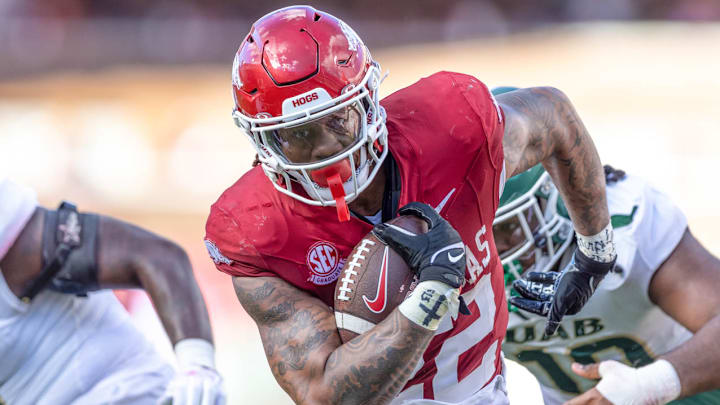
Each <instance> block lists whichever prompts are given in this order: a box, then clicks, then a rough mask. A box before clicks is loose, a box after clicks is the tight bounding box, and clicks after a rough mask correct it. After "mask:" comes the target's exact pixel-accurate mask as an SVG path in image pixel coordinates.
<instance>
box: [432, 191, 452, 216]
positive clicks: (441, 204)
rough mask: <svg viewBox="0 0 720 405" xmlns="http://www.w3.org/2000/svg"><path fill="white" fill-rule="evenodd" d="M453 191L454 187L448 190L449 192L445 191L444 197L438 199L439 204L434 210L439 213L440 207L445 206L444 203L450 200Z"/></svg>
mask: <svg viewBox="0 0 720 405" xmlns="http://www.w3.org/2000/svg"><path fill="white" fill-rule="evenodd" d="M454 192H455V189H452V190H450V192H449V193H447V195H446V196H445V198H443V199H442V201H440V204H438V205H437V207H435V212H437V213H438V214H439V213H440V211H442V209H443V208H445V204H447V202H448V200H450V197H451V196H452V195H453V193H454Z"/></svg>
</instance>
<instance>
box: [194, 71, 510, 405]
mask: <svg viewBox="0 0 720 405" xmlns="http://www.w3.org/2000/svg"><path fill="white" fill-rule="evenodd" d="M381 104H382V105H383V107H385V110H386V111H387V117H388V118H387V128H388V146H389V148H390V153H391V154H392V156H393V158H394V159H395V161H396V163H397V166H398V169H399V172H400V179H401V191H400V201H399V206H403V205H405V204H407V203H409V202H412V201H420V202H424V203H426V204H429V205H431V206H433V207H436V209H437V210H438V211H439V212H440V214H441V215H442V216H443V217H444V218H445V219H447V220H448V221H449V222H450V224H452V226H453V227H454V228H455V229H456V230H457V231H458V232H459V233H460V236H461V237H462V239H463V241H464V243H465V250H466V256H467V270H466V284H465V286H464V287H463V290H462V293H463V296H464V297H465V300H466V302H467V304H468V306H469V308H470V310H471V315H460V317H459V318H458V319H457V320H455V321H453V320H452V319H451V318H450V317H449V316H448V317H445V318H444V319H443V321H442V322H441V324H440V326H439V328H438V330H437V332H436V334H435V337H434V338H433V340H432V341H431V343H430V345H429V346H428V349H427V350H426V352H425V353H424V355H423V358H422V359H421V361H420V362H419V364H418V366H417V368H416V370H415V373H414V375H413V377H412V378H411V379H410V381H409V382H408V383H407V385H406V386H405V388H404V389H403V391H402V392H401V393H400V395H399V396H398V398H397V400H396V401H398V402H400V401H402V400H408V399H421V398H426V399H436V400H440V401H453V402H454V401H461V400H463V399H465V398H467V397H469V396H470V395H472V394H473V393H475V392H477V391H478V390H479V389H481V388H482V387H484V386H485V385H486V384H487V383H488V382H490V381H491V380H492V379H493V378H494V377H495V376H496V375H498V374H500V373H501V372H502V356H501V352H500V346H501V342H502V339H503V337H504V336H505V329H506V327H507V318H508V314H507V306H506V304H505V289H504V280H503V269H502V265H501V264H500V258H499V257H498V254H497V250H496V249H495V243H494V240H493V235H492V223H493V219H494V217H495V211H496V209H497V205H498V200H499V189H500V187H501V185H500V182H501V173H502V170H503V149H502V137H503V130H504V122H503V118H502V113H501V110H500V108H499V107H498V106H497V104H496V103H495V100H494V99H493V97H492V96H491V94H490V92H489V90H488V89H487V87H486V86H485V85H484V84H483V83H481V82H480V81H479V80H477V79H475V78H473V77H471V76H468V75H463V74H458V73H450V72H440V73H436V74H434V75H432V76H430V77H427V78H424V79H422V80H420V81H418V82H417V83H415V84H413V85H411V86H409V87H406V88H404V89H402V90H399V91H397V92H395V93H393V94H392V95H390V96H388V97H387V98H385V99H384V100H383V101H382V103H381ZM371 230H372V226H371V225H370V224H368V223H366V222H364V221H362V220H360V219H358V218H355V217H352V218H351V219H350V221H349V222H342V223H341V222H339V221H338V219H337V213H336V210H335V208H334V207H316V206H310V205H307V204H304V203H302V202H300V201H298V200H295V199H293V198H292V197H289V196H286V195H284V194H282V193H279V192H277V191H276V190H275V188H274V187H273V185H272V184H271V183H270V180H269V179H268V178H267V177H266V176H265V174H264V173H263V171H262V169H261V168H260V167H255V168H253V169H251V170H250V171H249V172H247V173H246V174H245V175H244V176H243V177H241V178H240V180H238V181H237V182H236V183H235V184H234V185H232V186H231V187H230V188H229V189H227V190H226V191H225V192H224V193H223V194H222V196H220V199H218V201H217V202H216V203H215V204H214V205H213V206H212V208H211V211H210V217H209V218H208V222H207V227H206V232H207V236H206V245H207V246H208V250H209V251H210V254H211V256H212V258H213V260H214V262H215V264H216V266H217V268H218V269H219V270H221V271H223V272H225V273H228V274H230V275H233V276H247V277H260V276H268V277H280V278H282V279H283V280H285V281H287V282H288V283H290V284H292V285H294V286H295V287H297V288H299V289H301V290H304V291H307V292H308V293H309V294H311V295H314V296H316V297H318V298H319V299H321V300H322V301H323V302H325V303H326V304H327V305H329V306H332V305H333V302H334V300H333V295H334V292H335V283H336V279H337V277H338V275H339V274H340V272H341V269H342V267H343V264H344V263H345V258H346V257H347V256H348V255H349V254H350V252H351V251H352V249H353V247H354V246H355V245H356V244H357V243H359V242H360V240H362V238H363V237H364V236H365V235H366V234H367V233H368V232H370V231H371Z"/></svg>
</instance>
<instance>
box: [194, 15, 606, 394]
mask: <svg viewBox="0 0 720 405" xmlns="http://www.w3.org/2000/svg"><path fill="white" fill-rule="evenodd" d="M381 81H382V76H381V73H380V68H379V66H378V64H377V63H376V62H375V61H373V60H372V58H371V56H370V53H369V52H368V50H367V49H366V48H365V46H364V44H363V43H362V41H361V40H360V39H359V37H358V36H357V34H356V33H355V32H354V31H353V30H352V29H351V28H350V27H349V26H347V25H346V24H345V23H343V22H342V21H340V20H338V19H337V18H335V17H333V16H331V15H329V14H326V13H323V12H320V11H317V10H314V9H313V8H311V7H305V6H295V7H288V8H284V9H280V10H277V11H275V12H272V13H270V14H268V15H266V16H265V17H263V18H261V19H260V20H258V21H257V22H256V23H255V24H254V25H253V27H252V28H251V31H250V33H249V34H248V36H247V37H246V38H245V39H244V40H243V42H242V44H241V46H240V48H239V50H238V52H237V54H236V57H235V63H234V64H233V71H232V82H233V94H234V97H235V111H234V113H233V116H234V118H235V121H236V123H237V125H238V126H239V127H240V128H241V129H242V130H243V132H244V133H245V134H246V135H247V136H248V138H249V139H250V141H251V143H252V144H253V145H254V147H255V149H256V151H257V153H258V159H257V162H258V165H256V167H254V168H253V169H251V170H250V171H248V172H247V173H245V175H243V176H242V177H241V178H240V179H239V180H238V181H237V182H236V183H235V184H234V185H232V186H231V187H230V188H229V189H228V190H226V191H225V192H224V193H223V194H222V196H221V197H220V198H219V199H218V201H217V202H216V203H215V204H214V205H213V206H212V208H211V212H210V216H209V218H208V223H207V227H206V232H207V235H206V245H207V247H208V250H209V252H210V255H211V257H212V258H213V261H214V262H215V264H216V266H217V267H218V269H220V270H221V271H223V272H226V273H228V274H230V275H232V276H233V285H234V287H235V290H236V293H237V296H238V299H239V300H240V302H241V304H242V305H243V307H244V308H245V309H246V310H247V312H248V313H249V314H250V315H251V316H252V317H253V319H254V320H255V322H256V323H257V325H258V329H259V331H260V335H261V337H262V341H263V345H264V347H265V353H266V355H267V358H268V362H269V363H270V367H271V370H272V372H273V374H274V375H275V378H276V379H277V381H278V383H279V384H280V385H281V386H282V388H283V389H284V390H285V391H287V392H288V394H290V396H291V397H292V398H293V399H294V400H295V401H296V402H297V403H302V404H340V403H342V404H369V403H373V404H377V403H390V402H392V403H420V402H418V401H421V402H422V403H433V402H435V401H437V403H444V404H447V403H466V404H470V403H472V404H476V403H488V404H491V403H492V404H504V403H506V402H507V396H506V394H505V390H504V381H503V376H502V370H503V364H502V356H501V354H500V344H501V342H502V339H503V336H504V334H505V328H506V326H507V318H508V314H507V306H506V305H505V298H504V294H505V292H504V280H503V269H502V266H501V264H500V259H499V257H498V254H497V251H496V249H495V245H494V241H493V236H492V232H491V231H492V222H493V218H494V215H495V211H496V209H497V206H498V199H499V195H500V193H501V191H502V187H503V184H504V180H505V178H506V177H507V176H512V175H514V174H516V173H520V172H522V171H524V170H526V169H528V168H530V167H532V166H534V165H535V164H537V163H542V164H543V165H544V166H545V167H546V168H547V170H548V172H549V173H550V174H551V175H552V177H553V179H554V181H555V183H556V184H557V185H558V188H559V189H560V191H561V193H562V196H563V198H564V199H565V201H566V202H567V205H568V207H569V210H570V212H571V217H572V219H573V223H574V224H575V227H576V231H577V233H578V239H579V240H580V243H579V248H578V250H577V251H576V253H575V263H576V264H575V265H574V266H573V267H572V268H570V269H569V270H568V271H567V272H566V273H564V274H563V277H561V278H560V279H559V281H558V284H557V286H556V291H557V292H556V295H555V296H554V298H553V301H552V302H549V303H547V305H548V308H547V310H548V324H547V329H546V331H547V333H549V334H552V333H554V331H555V329H556V328H557V324H558V322H559V321H560V319H561V318H562V316H563V315H564V314H566V313H568V314H571V313H576V312H577V311H579V309H580V308H581V307H582V305H583V304H584V303H585V302H586V301H587V299H588V298H589V297H590V295H591V294H592V291H593V289H594V288H595V286H597V283H599V281H600V280H601V279H602V278H603V276H604V275H605V274H606V273H607V272H608V271H609V270H610V269H611V268H612V266H613V263H614V260H615V251H614V244H613V242H612V228H611V226H610V222H609V217H608V211H607V203H606V200H605V179H604V176H603V170H602V166H601V164H600V159H599V158H598V155H597V152H596V150H595V147H594V145H593V143H592V141H591V139H590V137H589V135H588V134H587V131H586V129H585V127H584V126H583V124H582V122H581V120H580V118H579V117H578V115H577V113H576V112H575V109H574V108H573V106H572V104H571V103H570V101H569V100H568V99H567V97H566V96H565V95H564V94H563V93H562V92H560V91H558V90H556V89H553V88H531V89H526V90H520V91H516V92H512V93H508V94H505V95H502V96H501V97H499V98H498V99H497V101H496V100H495V99H494V98H493V97H492V95H491V94H490V92H489V91H488V89H487V87H486V86H485V85H484V84H483V83H482V82H480V81H479V80H477V79H475V78H474V77H471V76H468V75H464V74H458V73H451V72H440V73H436V74H434V75H432V76H430V77H427V78H424V79H422V80H420V81H418V82H417V83H415V84H413V85H411V86H409V87H407V88H405V89H402V90H399V91H397V92H395V93H394V94H392V95H390V96H389V97H387V98H385V99H384V100H383V101H382V103H381V102H380V99H379V95H378V89H379V86H380V82H381ZM381 104H382V105H381ZM399 207H403V208H399ZM431 207H432V208H431ZM398 213H400V214H403V213H408V214H412V215H418V216H420V217H422V218H424V219H425V220H426V221H427V222H428V223H429V231H428V232H427V233H426V234H423V235H420V236H414V237H413V236H409V235H406V234H404V233H403V232H402V231H401V230H399V229H398V228H393V227H392V226H385V225H382V224H381V223H383V222H385V221H387V220H389V219H391V218H393V217H395V216H396V215H398ZM377 224H380V225H377ZM374 225H377V226H375V227H374ZM371 230H373V231H374V232H375V233H376V235H378V236H379V237H381V238H382V239H383V240H385V241H386V242H388V243H389V244H390V245H392V246H393V247H394V248H395V249H396V250H397V251H398V252H399V253H400V254H401V255H402V256H403V257H404V258H405V259H406V261H407V262H408V264H409V266H410V267H411V268H412V269H413V270H414V271H415V272H416V273H417V275H418V279H419V283H418V284H417V286H416V288H415V290H414V293H413V294H412V295H411V296H410V297H409V298H408V299H407V300H406V301H405V302H403V303H402V304H401V305H400V306H399V307H398V308H397V309H396V310H394V311H393V312H392V314H391V315H390V316H388V317H387V318H386V319H385V320H384V321H382V322H380V323H379V324H377V325H375V326H372V327H367V322H365V323H363V322H361V320H358V322H357V323H356V326H357V330H356V331H357V332H363V333H362V334H361V335H360V336H358V337H357V338H355V339H353V340H352V341H350V342H347V343H345V344H342V342H341V341H340V338H339V335H338V332H337V329H336V323H335V322H336V315H338V314H334V313H333V309H332V305H333V302H334V299H333V298H334V297H333V295H334V290H335V283H336V280H337V278H338V275H339V273H340V271H341V269H342V267H343V264H344V261H345V257H347V255H348V254H349V253H350V251H351V250H352V248H353V247H354V246H355V245H356V244H357V243H358V242H359V241H360V240H361V239H362V238H363V236H365V235H366V234H367V233H368V232H370V231H371ZM348 283H350V282H348ZM460 298H462V299H460ZM462 302H464V306H463V305H461V303H462ZM459 308H462V312H464V314H461V315H458V314H457V311H458V310H459ZM448 313H450V314H451V316H447V314H448ZM340 315H343V314H340ZM345 315H346V314H345ZM345 318H347V317H344V316H338V319H345ZM347 326H348V325H347V324H345V327H346V328H347Z"/></svg>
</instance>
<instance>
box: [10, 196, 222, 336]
mask: <svg viewBox="0 0 720 405" xmlns="http://www.w3.org/2000/svg"><path fill="white" fill-rule="evenodd" d="M52 213H54V211H50V210H47V209H45V208H42V207H38V208H37V209H36V211H35V213H34V214H33V216H32V217H31V219H30V220H29V221H28V223H27V224H26V225H25V228H24V229H23V231H22V233H21V234H20V236H19V237H18V238H17V240H16V241H15V243H14V244H13V246H12V247H11V248H10V250H9V251H8V253H7V254H6V255H5V257H4V258H3V261H2V263H0V265H1V266H2V268H3V275H4V276H5V278H6V280H7V282H8V285H9V286H10V289H11V290H12V291H13V292H14V293H15V294H16V295H17V296H20V295H21V293H22V291H23V290H24V288H25V287H26V286H27V285H29V284H30V283H31V282H32V281H33V280H35V279H36V278H37V277H38V276H39V275H40V273H41V270H42V266H43V259H42V251H43V232H44V221H45V217H46V215H49V214H52ZM91 234H92V236H95V241H94V244H95V247H96V251H95V256H94V257H90V258H89V263H90V264H88V267H89V268H90V270H89V271H90V272H96V274H97V285H99V287H100V288H143V289H144V290H145V291H147V293H148V294H149V295H150V297H151V299H152V301H153V304H154V305H155V308H156V310H157V312H158V315H159V316H160V319H161V320H162V322H163V325H164V327H165V330H166V331H167V333H168V336H169V337H170V340H171V341H172V342H173V343H176V342H178V341H179V340H182V339H186V338H201V339H205V340H207V341H210V342H212V332H211V329H210V321H209V318H208V314H207V310H206V309H205V302H204V301H203V298H202V295H201V293H200V290H199V288H198V286H197V283H196V282H195V278H194V277H193V273H192V268H191V266H190V261H189V260H188V257H187V255H186V254H185V252H184V251H183V249H182V248H180V247H179V246H178V245H177V244H175V243H173V242H171V241H169V240H167V239H165V238H162V237H160V236H157V235H155V234H153V233H151V232H148V231H146V230H144V229H142V228H139V227H137V226H134V225H131V224H128V223H125V222H122V221H119V220H117V219H113V218H110V217H105V216H99V218H98V225H97V232H94V233H93V232H89V231H88V230H86V232H85V233H84V236H83V238H85V239H84V240H83V243H91V241H89V240H87V238H89V237H91ZM92 253H93V252H89V253H88V254H90V255H91V256H92ZM71 264H72V263H71ZM90 284H93V285H92V286H90V285H89V286H88V289H89V290H92V289H96V288H97V286H95V281H94V280H93V281H92V282H91V283H90Z"/></svg>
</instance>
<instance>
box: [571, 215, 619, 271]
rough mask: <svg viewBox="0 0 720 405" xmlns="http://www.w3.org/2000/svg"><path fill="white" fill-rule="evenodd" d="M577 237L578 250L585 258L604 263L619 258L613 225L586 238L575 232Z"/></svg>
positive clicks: (609, 224) (608, 225)
mask: <svg viewBox="0 0 720 405" xmlns="http://www.w3.org/2000/svg"><path fill="white" fill-rule="evenodd" d="M575 235H577V244H578V249H580V251H581V252H583V254H585V256H587V257H589V258H591V259H593V260H595V261H598V262H602V263H609V262H611V261H613V260H615V257H617V253H616V252H615V241H614V240H613V227H612V224H611V223H608V224H607V226H606V227H605V228H604V229H603V230H602V231H600V232H598V233H596V234H595V235H592V236H585V235H581V234H579V233H578V232H575Z"/></svg>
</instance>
